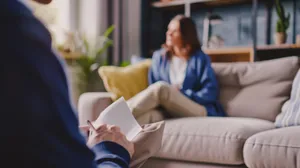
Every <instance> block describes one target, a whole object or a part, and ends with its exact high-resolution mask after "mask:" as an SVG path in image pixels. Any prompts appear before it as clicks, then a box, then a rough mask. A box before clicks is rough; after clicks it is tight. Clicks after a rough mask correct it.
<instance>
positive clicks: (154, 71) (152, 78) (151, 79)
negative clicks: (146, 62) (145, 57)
mask: <svg viewBox="0 0 300 168" xmlns="http://www.w3.org/2000/svg"><path fill="white" fill-rule="evenodd" d="M160 59H161V54H160V51H155V52H154V54H153V56H152V64H151V67H150V68H149V73H148V84H149V85H151V84H153V83H155V82H157V81H159V80H160V77H159V76H160V75H159V66H160Z"/></svg>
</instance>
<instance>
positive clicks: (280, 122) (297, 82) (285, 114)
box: [275, 70, 300, 127]
mask: <svg viewBox="0 0 300 168" xmlns="http://www.w3.org/2000/svg"><path fill="white" fill-rule="evenodd" d="M297 125H300V70H298V72H297V75H296V77H295V79H294V80H293V85H292V91H291V96H290V99H289V100H287V101H286V102H285V103H284V104H283V106H282V109H281V113H280V114H279V115H278V116H277V117H276V120H275V126H276V127H289V126H297Z"/></svg>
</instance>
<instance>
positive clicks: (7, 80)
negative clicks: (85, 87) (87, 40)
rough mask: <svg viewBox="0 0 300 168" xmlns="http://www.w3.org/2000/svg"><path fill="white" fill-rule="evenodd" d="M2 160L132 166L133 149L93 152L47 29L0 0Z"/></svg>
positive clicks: (75, 167)
mask: <svg viewBox="0 0 300 168" xmlns="http://www.w3.org/2000/svg"><path fill="white" fill-rule="evenodd" d="M0 55H1V60H0V78H1V81H0V111H1V121H0V128H1V138H0V139H1V140H0V152H1V157H0V158H1V164H2V165H8V167H12V168H23V167H24V168H29V167H30V168H96V167H101V168H102V167H107V168H112V167H115V168H120V167H128V165H129V160H130V157H129V153H128V152H127V151H126V150H125V149H124V148H123V147H122V146H120V145H118V144H115V143H112V142H103V143H100V144H98V145H96V146H95V147H94V148H93V150H90V149H89V148H88V147H87V146H86V142H85V139H84V137H83V136H82V134H80V131H79V129H78V120H77V115H76V114H77V113H76V112H75V111H74V108H73V107H72V105H71V103H70V97H69V91H68V89H69V88H68V84H67V79H66V76H65V72H64V68H63V66H62V62H61V61H60V60H59V59H58V58H57V57H56V55H55V53H54V52H53V50H52V48H51V36H50V34H49V32H48V31H47V30H46V28H45V27H44V26H43V25H42V24H41V23H40V22H39V21H38V20H37V19H36V18H35V17H34V16H33V15H32V13H31V11H30V10H28V8H26V7H25V6H24V5H23V4H21V3H20V2H18V1H17V0H1V1H0Z"/></svg>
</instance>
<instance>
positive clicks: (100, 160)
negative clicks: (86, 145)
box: [93, 141, 130, 168]
mask: <svg viewBox="0 0 300 168" xmlns="http://www.w3.org/2000/svg"><path fill="white" fill-rule="evenodd" d="M93 151H94V152H95V154H96V162H97V164H98V167H99V168H102V167H107V168H128V167H129V162H130V155H129V153H128V151H127V150H126V149H125V148H123V147H122V146H121V145H119V144H116V143H113V142H110V141H105V142H101V143H99V144H97V145H96V146H94V147H93Z"/></svg>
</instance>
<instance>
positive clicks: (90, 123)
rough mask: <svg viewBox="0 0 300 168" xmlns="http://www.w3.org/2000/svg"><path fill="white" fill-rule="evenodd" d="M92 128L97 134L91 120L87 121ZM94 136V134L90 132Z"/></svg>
mask: <svg viewBox="0 0 300 168" xmlns="http://www.w3.org/2000/svg"><path fill="white" fill-rule="evenodd" d="M86 122H87V124H88V125H89V127H90V128H92V130H93V131H95V132H97V130H96V128H95V127H94V126H93V124H92V122H91V121H90V120H87V121H86ZM90 134H92V132H90Z"/></svg>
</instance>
